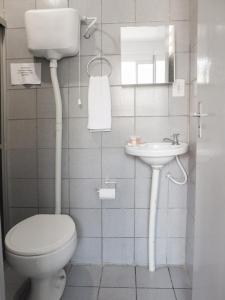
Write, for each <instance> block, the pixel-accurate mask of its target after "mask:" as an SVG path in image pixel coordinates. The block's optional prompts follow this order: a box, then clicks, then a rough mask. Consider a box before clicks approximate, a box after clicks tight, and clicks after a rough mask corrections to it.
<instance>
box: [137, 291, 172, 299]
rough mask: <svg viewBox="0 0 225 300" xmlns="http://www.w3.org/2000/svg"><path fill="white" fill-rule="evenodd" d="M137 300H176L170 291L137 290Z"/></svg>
mask: <svg viewBox="0 0 225 300" xmlns="http://www.w3.org/2000/svg"><path fill="white" fill-rule="evenodd" d="M137 300H176V298H175V295H174V291H173V290H172V289H138V290H137Z"/></svg>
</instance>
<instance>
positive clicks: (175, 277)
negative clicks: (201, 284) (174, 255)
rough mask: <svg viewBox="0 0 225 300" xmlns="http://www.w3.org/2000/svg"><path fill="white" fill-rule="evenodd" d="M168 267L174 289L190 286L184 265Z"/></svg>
mask: <svg viewBox="0 0 225 300" xmlns="http://www.w3.org/2000/svg"><path fill="white" fill-rule="evenodd" d="M169 269H170V274H171V278H172V282H173V286H174V288H175V289H176V288H177V289H182V288H183V289H186V288H191V282H190V279H189V278H188V274H187V271H186V270H185V269H184V267H170V268H169Z"/></svg>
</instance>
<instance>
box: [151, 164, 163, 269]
mask: <svg viewBox="0 0 225 300" xmlns="http://www.w3.org/2000/svg"><path fill="white" fill-rule="evenodd" d="M161 168H162V166H159V167H153V168H152V184H151V197H150V214H149V231H148V232H149V238H148V259H149V264H148V266H149V271H150V272H155V269H156V223H157V206H158V198H159V197H158V193H159V179H160V170H161Z"/></svg>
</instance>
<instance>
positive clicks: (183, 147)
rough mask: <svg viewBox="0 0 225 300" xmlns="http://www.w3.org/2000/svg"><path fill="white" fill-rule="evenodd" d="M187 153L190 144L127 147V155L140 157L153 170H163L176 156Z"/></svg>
mask: <svg viewBox="0 0 225 300" xmlns="http://www.w3.org/2000/svg"><path fill="white" fill-rule="evenodd" d="M187 151H188V144H186V143H180V144H179V145H172V144H171V143H145V144H139V145H126V152H127V154H130V155H133V156H137V157H139V158H140V159H141V160H142V161H144V162H145V163H147V164H148V165H151V166H152V167H153V168H154V167H155V168H156V167H158V168H161V167H163V165H165V164H167V163H169V162H170V161H171V160H173V159H174V158H175V156H177V155H181V154H184V153H186V152H187Z"/></svg>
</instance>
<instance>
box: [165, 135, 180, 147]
mask: <svg viewBox="0 0 225 300" xmlns="http://www.w3.org/2000/svg"><path fill="white" fill-rule="evenodd" d="M179 135H180V134H179V133H174V134H173V135H172V139H169V138H164V139H163V142H170V143H171V144H172V145H180V142H179Z"/></svg>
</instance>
